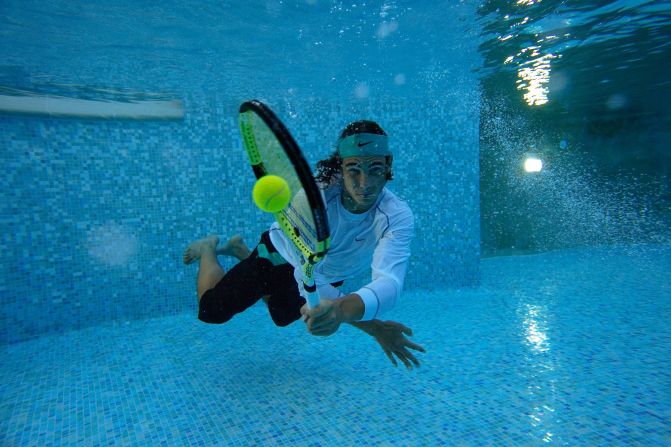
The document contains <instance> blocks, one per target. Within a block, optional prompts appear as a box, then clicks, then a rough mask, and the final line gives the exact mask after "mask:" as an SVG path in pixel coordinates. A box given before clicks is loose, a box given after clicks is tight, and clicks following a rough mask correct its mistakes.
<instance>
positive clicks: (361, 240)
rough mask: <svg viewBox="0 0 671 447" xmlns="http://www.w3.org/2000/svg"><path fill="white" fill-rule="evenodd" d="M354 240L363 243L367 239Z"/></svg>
mask: <svg viewBox="0 0 671 447" xmlns="http://www.w3.org/2000/svg"><path fill="white" fill-rule="evenodd" d="M354 240H355V241H356V242H363V241H365V240H366V239H358V238H356V237H355V238H354Z"/></svg>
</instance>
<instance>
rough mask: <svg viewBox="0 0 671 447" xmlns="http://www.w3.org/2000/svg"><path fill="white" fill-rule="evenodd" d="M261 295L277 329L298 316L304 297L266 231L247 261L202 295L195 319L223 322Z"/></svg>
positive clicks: (291, 268)
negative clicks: (265, 299) (265, 298)
mask: <svg viewBox="0 0 671 447" xmlns="http://www.w3.org/2000/svg"><path fill="white" fill-rule="evenodd" d="M265 295H270V298H269V301H268V311H269V312H270V316H271V318H272V319H273V321H274V322H275V324H276V325H277V326H287V325H288V324H291V323H293V322H294V321H296V320H298V319H299V318H300V317H301V312H300V309H301V307H302V306H303V304H305V298H303V297H302V296H301V295H300V293H299V291H298V286H297V285H296V280H295V279H294V268H293V266H292V265H291V264H289V263H288V262H287V261H286V260H284V259H283V258H282V257H281V256H280V255H279V254H278V253H277V250H276V249H275V247H274V246H273V244H272V243H271V242H270V237H269V236H268V232H267V231H266V232H264V233H263V234H262V235H261V241H260V242H259V245H257V246H256V248H255V249H254V251H253V252H252V254H251V255H250V256H249V257H248V258H247V259H244V260H242V261H240V263H238V264H236V265H235V267H233V268H232V269H230V270H229V271H228V272H226V274H225V275H224V277H223V278H222V279H221V281H219V282H218V283H217V285H216V286H214V288H212V289H210V290H208V291H207V292H205V293H204V294H203V296H202V297H201V299H200V304H199V309H198V319H199V320H201V321H204V322H206V323H215V324H221V323H225V322H227V321H228V320H230V319H231V318H233V315H235V314H238V313H240V312H243V311H244V310H246V309H247V308H249V307H251V306H253V305H254V304H255V303H256V302H257V301H259V300H260V299H261V297H263V296H265Z"/></svg>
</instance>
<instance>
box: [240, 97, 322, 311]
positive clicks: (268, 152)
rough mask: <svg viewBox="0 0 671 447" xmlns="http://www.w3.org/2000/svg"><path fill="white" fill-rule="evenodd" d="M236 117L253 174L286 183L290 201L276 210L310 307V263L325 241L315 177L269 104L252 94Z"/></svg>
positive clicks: (315, 298)
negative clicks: (293, 250)
mask: <svg viewBox="0 0 671 447" xmlns="http://www.w3.org/2000/svg"><path fill="white" fill-rule="evenodd" d="M238 122H239V125H240V133H241V134H242V141H243V144H244V147H245V151H246V152H247V155H248V157H249V162H250V164H251V166H252V170H253V171H254V175H255V176H256V178H257V179H260V178H261V177H263V176H265V175H270V174H272V175H277V176H280V177H282V178H284V180H286V182H287V183H288V184H289V189H290V190H291V201H290V202H289V205H287V206H286V207H285V208H284V209H283V210H281V211H280V212H278V213H275V219H276V220H277V223H279V225H280V228H281V229H282V231H283V232H284V234H285V235H286V237H287V238H288V239H289V240H290V241H291V242H292V243H293V244H294V246H295V247H296V248H297V249H298V252H299V253H300V255H301V266H302V270H303V288H304V289H305V292H306V295H307V303H308V307H309V308H313V307H316V306H318V305H319V294H318V292H317V287H316V285H315V283H314V279H313V272H314V266H315V264H316V263H317V262H319V261H320V260H321V259H323V258H324V256H326V252H327V251H328V247H329V227H328V220H327V217H326V207H325V206H324V201H323V200H322V196H321V193H320V191H319V188H318V187H317V183H316V182H315V179H314V177H313V176H312V172H311V171H310V167H309V165H308V163H307V161H305V158H304V157H303V154H302V153H301V150H300V148H299V147H298V144H296V141H295V140H294V138H293V137H292V136H291V134H290V133H289V131H288V130H287V128H286V127H285V126H284V124H282V122H281V121H280V120H279V118H277V116H275V114H274V113H273V112H272V110H270V108H269V107H268V106H266V105H265V104H263V103H262V102H260V101H256V100H252V101H247V102H244V103H242V105H241V106H240V112H239V114H238Z"/></svg>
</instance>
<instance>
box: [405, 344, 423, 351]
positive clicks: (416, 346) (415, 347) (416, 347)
mask: <svg viewBox="0 0 671 447" xmlns="http://www.w3.org/2000/svg"><path fill="white" fill-rule="evenodd" d="M406 346H407V347H408V348H410V349H414V350H415V351H419V352H426V349H424V348H423V347H422V346H420V345H418V344H416V343H413V342H411V341H408V342H407V343H406Z"/></svg>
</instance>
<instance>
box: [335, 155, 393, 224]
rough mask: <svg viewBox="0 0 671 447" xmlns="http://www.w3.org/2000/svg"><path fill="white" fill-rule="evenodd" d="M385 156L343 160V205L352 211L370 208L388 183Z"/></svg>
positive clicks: (364, 210)
mask: <svg viewBox="0 0 671 447" xmlns="http://www.w3.org/2000/svg"><path fill="white" fill-rule="evenodd" d="M388 170H389V168H388V166H387V162H386V160H385V157H381V156H374V157H347V158H345V159H343V161H342V173H343V175H342V177H343V205H344V206H345V209H346V210H347V211H349V212H351V213H363V212H366V211H368V210H369V209H370V207H371V206H373V204H375V201H376V200H377V197H378V196H379V195H380V193H381V192H382V188H384V185H385V184H386V183H387V172H388Z"/></svg>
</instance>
